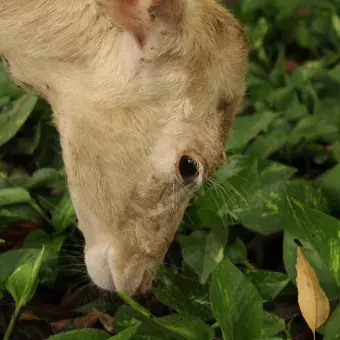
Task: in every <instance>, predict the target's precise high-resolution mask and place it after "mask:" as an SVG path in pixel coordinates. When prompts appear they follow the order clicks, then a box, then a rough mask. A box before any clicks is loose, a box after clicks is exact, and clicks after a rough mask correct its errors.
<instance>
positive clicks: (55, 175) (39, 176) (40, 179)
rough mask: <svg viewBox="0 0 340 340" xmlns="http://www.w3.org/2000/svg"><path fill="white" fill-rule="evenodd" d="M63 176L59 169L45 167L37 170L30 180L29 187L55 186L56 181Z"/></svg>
mask: <svg viewBox="0 0 340 340" xmlns="http://www.w3.org/2000/svg"><path fill="white" fill-rule="evenodd" d="M61 178H62V176H61V175H60V173H59V171H57V170H55V169H52V168H43V169H39V170H37V171H36V172H35V173H34V174H33V176H32V177H31V179H30V180H29V182H28V184H27V187H28V188H29V189H34V188H39V187H46V186H53V184H54V183H56V182H59V181H60V180H61Z"/></svg>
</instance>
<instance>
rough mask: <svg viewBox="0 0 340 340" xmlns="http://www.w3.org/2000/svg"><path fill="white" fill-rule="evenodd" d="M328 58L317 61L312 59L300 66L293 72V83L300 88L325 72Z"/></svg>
mask: <svg viewBox="0 0 340 340" xmlns="http://www.w3.org/2000/svg"><path fill="white" fill-rule="evenodd" d="M327 63H328V60H327V59H325V60H323V59H321V60H316V61H310V62H308V63H306V64H304V65H303V66H301V67H298V68H297V69H296V70H295V71H294V72H293V74H292V77H291V81H292V84H293V85H294V86H295V87H297V88H300V87H301V86H303V85H305V84H306V83H307V82H309V81H311V80H313V79H314V78H315V77H316V76H318V75H320V74H322V73H325V71H326V70H325V66H326V65H327Z"/></svg>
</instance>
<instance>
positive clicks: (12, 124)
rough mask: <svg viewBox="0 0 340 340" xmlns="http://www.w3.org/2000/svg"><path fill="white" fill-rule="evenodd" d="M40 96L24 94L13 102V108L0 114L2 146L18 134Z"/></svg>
mask: <svg viewBox="0 0 340 340" xmlns="http://www.w3.org/2000/svg"><path fill="white" fill-rule="evenodd" d="M37 100H38V98H37V97H36V96H34V95H31V94H24V95H22V96H21V97H20V98H19V99H18V100H16V101H15V102H14V103H13V106H12V108H11V110H9V111H7V112H4V113H2V114H0V146H1V145H3V144H5V143H6V142H8V141H9V140H10V139H11V138H12V137H14V136H15V135H16V133H17V132H18V131H19V129H20V128H21V126H22V125H23V124H24V122H25V121H26V119H27V118H28V116H29V115H30V114H31V112H32V111H33V109H34V107H35V105H36V103H37Z"/></svg>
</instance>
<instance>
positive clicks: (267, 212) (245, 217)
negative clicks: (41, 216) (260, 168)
mask: <svg viewBox="0 0 340 340" xmlns="http://www.w3.org/2000/svg"><path fill="white" fill-rule="evenodd" d="M286 197H289V198H291V199H295V200H297V201H299V202H301V203H303V204H305V205H306V206H309V207H311V208H316V209H320V210H323V211H326V210H327V209H328V205H327V202H326V200H325V197H324V196H323V194H322V192H321V190H320V189H318V188H317V187H316V186H315V185H314V184H313V183H312V182H308V181H302V180H291V181H288V182H282V183H278V184H276V185H272V186H268V187H263V188H262V189H260V190H258V191H256V192H255V194H253V195H252V196H250V197H248V204H247V205H245V206H243V207H242V208H239V209H235V210H234V214H235V216H236V218H237V219H238V220H240V221H241V222H242V223H243V225H244V226H246V227H247V228H248V229H250V230H253V231H255V232H257V233H260V234H262V235H270V234H273V233H276V232H279V231H282V229H283V226H284V220H285V206H286V205H285V201H286Z"/></svg>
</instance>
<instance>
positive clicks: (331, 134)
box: [288, 115, 339, 147]
mask: <svg viewBox="0 0 340 340" xmlns="http://www.w3.org/2000/svg"><path fill="white" fill-rule="evenodd" d="M338 132H339V129H338V127H336V126H335V125H334V124H332V123H328V122H325V121H323V120H322V119H320V117H319V116H315V115H314V116H309V117H306V118H303V119H302V120H300V121H299V122H298V124H297V125H296V126H295V128H294V129H293V131H292V133H291V134H290V136H289V138H288V145H289V147H294V146H295V145H296V144H298V143H299V142H300V141H301V140H302V139H303V140H305V141H308V142H312V141H316V140H318V139H321V140H325V141H328V140H329V139H335V138H337V137H338Z"/></svg>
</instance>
